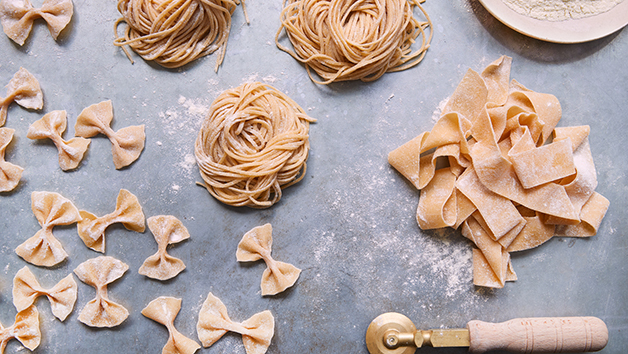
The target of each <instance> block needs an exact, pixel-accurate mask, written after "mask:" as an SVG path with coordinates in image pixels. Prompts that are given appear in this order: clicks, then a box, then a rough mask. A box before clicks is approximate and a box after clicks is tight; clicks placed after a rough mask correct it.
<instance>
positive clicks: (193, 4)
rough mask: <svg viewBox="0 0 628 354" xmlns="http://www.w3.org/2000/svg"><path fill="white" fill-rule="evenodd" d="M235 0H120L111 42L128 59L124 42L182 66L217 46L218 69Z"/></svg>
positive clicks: (157, 59) (171, 64)
mask: <svg viewBox="0 0 628 354" xmlns="http://www.w3.org/2000/svg"><path fill="white" fill-rule="evenodd" d="M238 4H240V0H163V1H153V0H119V1H118V11H120V13H121V14H122V17H121V18H120V19H118V21H116V23H115V26H114V27H115V32H116V39H115V40H114V42H113V43H114V44H115V45H116V46H119V47H122V48H123V50H124V52H125V53H126V55H127V56H128V57H129V59H131V56H130V55H129V53H128V52H127V51H126V48H124V46H125V45H128V46H130V47H131V48H132V49H133V50H134V51H135V52H136V53H137V54H138V55H139V56H141V57H142V58H144V59H145V60H151V61H155V62H156V63H158V64H159V65H161V66H163V67H166V68H178V67H181V66H183V65H185V64H187V63H189V62H191V61H193V60H195V59H198V58H200V57H202V56H205V55H209V54H211V53H213V52H215V51H216V50H218V49H220V54H219V56H218V59H217V60H216V68H215V70H216V71H217V70H218V67H219V66H220V64H221V63H222V61H223V59H224V57H225V50H226V47H227V39H228V38H229V31H230V29H231V15H232V14H233V12H234V11H235V8H236V6H237V5H238ZM242 4H243V6H244V0H242ZM245 16H246V12H245ZM122 22H125V23H126V24H127V27H126V29H125V30H124V35H123V36H122V37H120V36H118V31H117V28H118V25H119V24H120V23H122ZM247 22H248V21H247ZM131 61H133V60H132V59H131Z"/></svg>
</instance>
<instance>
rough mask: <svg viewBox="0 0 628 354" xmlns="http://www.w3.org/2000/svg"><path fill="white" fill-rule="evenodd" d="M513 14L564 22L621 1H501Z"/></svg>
mask: <svg viewBox="0 0 628 354" xmlns="http://www.w3.org/2000/svg"><path fill="white" fill-rule="evenodd" d="M503 1H504V4H506V6H508V7H509V8H511V9H512V10H514V11H515V12H517V13H519V14H522V15H525V16H529V17H532V18H535V19H538V20H545V21H565V20H569V19H579V18H584V17H589V16H595V15H599V14H601V13H604V12H607V11H610V10H611V9H612V8H613V7H615V6H616V5H617V4H619V3H621V2H622V1H623V0H503Z"/></svg>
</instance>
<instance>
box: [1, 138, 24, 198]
mask: <svg viewBox="0 0 628 354" xmlns="http://www.w3.org/2000/svg"><path fill="white" fill-rule="evenodd" d="M14 133H15V129H10V128H0V192H8V191H12V190H13V189H15V187H17V185H18V184H19V183H20V179H21V178H22V172H24V169H23V168H22V167H20V166H18V165H15V164H12V163H10V162H8V161H6V160H5V157H4V156H5V153H6V149H7V146H9V144H10V143H11V140H13V134H14Z"/></svg>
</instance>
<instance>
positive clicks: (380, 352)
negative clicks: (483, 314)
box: [366, 312, 608, 354]
mask: <svg viewBox="0 0 628 354" xmlns="http://www.w3.org/2000/svg"><path fill="white" fill-rule="evenodd" d="M607 342H608V329H607V328H606V324H604V322H603V321H602V320H600V319H599V318H597V317H536V318H517V319H513V320H510V321H506V322H502V323H488V322H482V321H470V322H469V323H467V328H457V329H431V330H417V329H416V327H415V326H414V324H413V323H412V321H411V320H410V319H409V318H408V317H406V316H404V315H402V314H399V313H394V312H389V313H384V314H382V315H380V316H378V317H377V318H375V319H374V320H373V321H372V322H371V324H370V325H369V327H368V329H367V330H366V346H367V347H368V350H369V352H370V353H371V354H413V353H414V352H415V350H416V349H417V348H422V347H469V352H471V353H484V352H486V351H489V350H497V349H499V350H506V351H509V352H513V353H533V352H534V353H572V352H592V351H598V350H601V349H602V348H604V347H605V346H606V343H607Z"/></svg>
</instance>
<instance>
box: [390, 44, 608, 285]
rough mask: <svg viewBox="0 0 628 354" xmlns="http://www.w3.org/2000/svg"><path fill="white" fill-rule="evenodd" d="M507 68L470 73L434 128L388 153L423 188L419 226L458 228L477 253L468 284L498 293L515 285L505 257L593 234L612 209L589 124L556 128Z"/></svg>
mask: <svg viewBox="0 0 628 354" xmlns="http://www.w3.org/2000/svg"><path fill="white" fill-rule="evenodd" d="M511 62H512V59H511V58H509V57H505V56H503V57H501V58H500V59H498V60H496V61H495V62H493V63H492V64H490V65H489V66H488V67H486V69H485V70H484V71H483V72H482V73H481V74H479V73H477V72H475V71H473V70H470V69H469V70H468V71H467V73H466V75H465V76H464V78H463V79H462V81H461V82H460V84H459V85H458V87H457V88H456V90H455V91H454V93H453V94H452V96H451V97H450V98H449V100H448V102H447V104H446V106H445V108H444V109H443V114H442V116H441V117H440V119H439V120H438V121H437V122H436V124H435V125H434V127H433V128H432V130H431V131H429V132H424V133H422V134H420V135H419V136H417V137H416V138H414V139H412V140H411V141H409V142H407V143H406V144H404V145H402V146H401V147H399V148H397V149H395V150H394V151H392V152H391V153H390V154H389V155H388V161H389V163H390V164H391V165H392V166H393V167H394V168H395V169H397V170H398V171H399V172H400V173H401V174H402V175H403V176H405V177H406V178H407V179H408V180H409V181H411V182H412V183H413V184H414V186H415V187H416V188H417V189H420V190H421V195H420V198H419V205H418V208H417V222H418V224H419V227H420V228H421V229H423V230H426V229H435V228H443V227H452V228H455V229H457V228H461V232H462V235H463V236H465V237H467V238H468V239H470V240H471V241H472V242H473V243H474V244H475V246H476V248H475V249H474V250H473V283H474V284H475V285H478V286H486V287H495V288H501V287H503V286H504V282H506V281H511V280H516V275H515V273H514V271H513V269H512V264H511V261H510V253H511V252H515V251H522V250H526V249H530V248H533V247H536V246H539V245H540V244H542V243H544V242H545V241H547V240H549V239H550V238H551V237H553V236H571V237H589V236H593V235H595V234H596V233H597V230H598V227H599V226H600V223H601V222H602V218H603V217H604V215H605V214H606V211H607V210H608V207H609V201H608V200H607V199H606V198H604V197H603V196H602V195H600V194H598V193H597V192H595V188H596V187H597V177H596V172H595V166H594V164H593V158H592V155H591V149H590V147H589V140H588V136H589V131H590V129H589V127H588V126H577V127H556V125H557V124H558V121H559V120H560V118H561V115H562V111H561V108H560V103H559V102H558V99H557V98H556V97H555V96H553V95H551V94H546V93H539V92H535V91H532V90H529V89H527V88H525V87H524V86H523V85H521V84H520V83H518V82H516V81H515V80H512V81H510V67H511ZM443 166H444V167H443Z"/></svg>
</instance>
